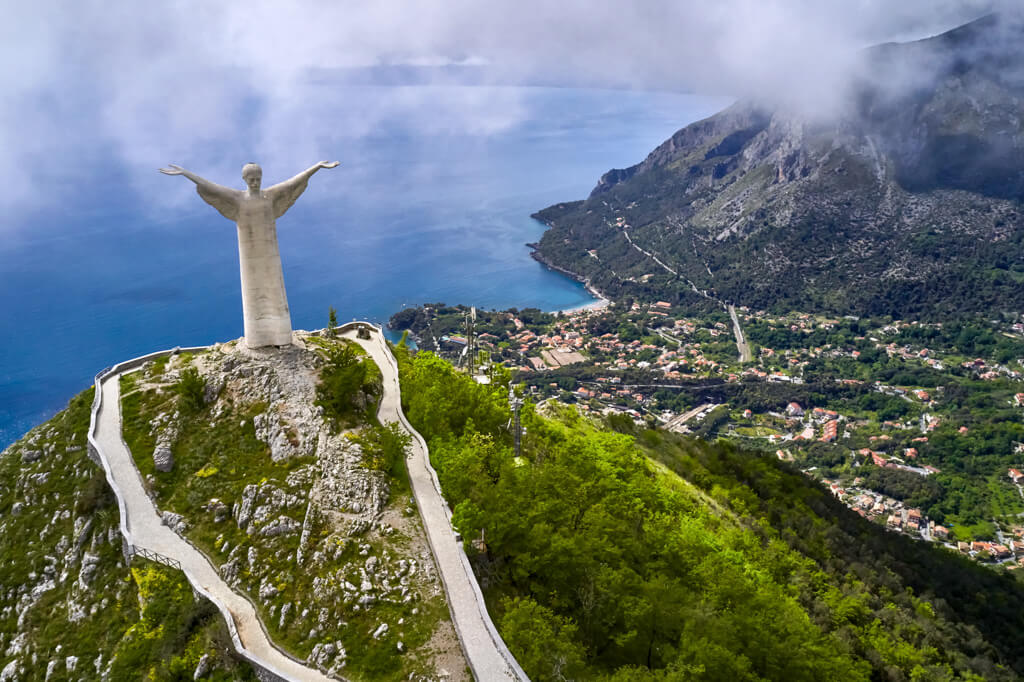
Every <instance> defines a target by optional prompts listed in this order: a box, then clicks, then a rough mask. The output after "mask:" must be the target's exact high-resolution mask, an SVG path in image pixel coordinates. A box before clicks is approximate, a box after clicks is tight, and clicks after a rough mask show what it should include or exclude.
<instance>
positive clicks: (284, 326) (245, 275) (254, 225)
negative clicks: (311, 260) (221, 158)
mask: <svg viewBox="0 0 1024 682" xmlns="http://www.w3.org/2000/svg"><path fill="white" fill-rule="evenodd" d="M337 165H338V162H337V161H334V162H332V163H328V162H327V161H321V162H320V163H318V164H317V165H315V166H313V167H311V168H309V169H307V170H304V171H302V172H301V173H299V174H298V175H296V176H295V177H294V178H292V179H290V180H285V181H284V182H281V183H278V184H276V185H274V186H273V187H270V188H268V189H265V190H261V189H260V183H261V181H262V180H263V170H262V169H261V168H260V167H259V166H257V165H256V164H255V163H247V164H245V166H243V167H242V179H243V180H245V184H246V186H247V187H248V189H246V190H240V189H231V188H230V187H224V186H222V185H218V184H217V183H215V182H210V181H209V180H206V179H204V178H201V177H199V176H198V175H196V174H195V173H192V172H190V171H187V170H185V169H184V168H182V167H181V166H175V165H174V164H171V165H170V167H168V168H161V169H160V172H161V173H164V174H166V175H184V176H185V177H186V178H188V179H189V180H191V181H192V182H194V183H196V191H197V192H199V196H201V197H202V198H203V200H204V201H205V202H206V203H208V204H210V205H211V206H213V207H214V208H215V209H217V210H218V211H220V214H221V215H222V216H224V217H225V218H227V219H228V220H233V221H235V223H236V224H237V225H238V265H239V270H240V271H241V274H242V317H243V319H244V321H245V345H247V346H248V347H249V348H259V347H261V346H287V345H289V344H291V342H292V318H291V315H290V314H289V312H288V299H287V298H286V297H285V293H284V274H283V273H282V272H281V253H280V251H279V250H278V248H277V226H276V223H275V221H276V220H277V219H278V218H280V217H281V216H282V215H284V212H285V211H287V210H288V209H289V208H291V206H292V204H294V203H295V200H296V199H298V198H299V195H301V194H302V193H303V192H304V191H305V189H306V185H307V184H308V183H309V178H310V176H312V175H313V173H316V172H317V171H318V170H320V169H321V168H334V167H335V166H337Z"/></svg>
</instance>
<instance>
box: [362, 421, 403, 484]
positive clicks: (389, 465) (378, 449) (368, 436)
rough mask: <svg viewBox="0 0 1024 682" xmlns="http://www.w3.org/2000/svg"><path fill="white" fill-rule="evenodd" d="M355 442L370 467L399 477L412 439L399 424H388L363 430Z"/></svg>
mask: <svg viewBox="0 0 1024 682" xmlns="http://www.w3.org/2000/svg"><path fill="white" fill-rule="evenodd" d="M355 441H356V442H357V443H358V444H359V445H360V447H362V449H363V460H364V461H365V462H366V465H367V466H368V467H370V468H371V469H376V470H378V471H386V472H388V473H389V474H391V475H397V474H398V473H399V472H400V471H401V467H400V466H399V464H400V463H401V461H402V459H403V457H405V451H406V450H407V449H408V448H409V444H410V443H411V442H412V437H411V436H409V434H407V433H406V432H405V431H404V430H402V427H400V426H399V425H398V422H388V423H387V424H384V425H383V426H380V425H376V424H375V425H373V426H370V427H367V428H366V429H363V431H362V432H361V433H360V434H359V435H358V436H356V437H355Z"/></svg>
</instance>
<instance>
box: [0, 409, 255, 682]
mask: <svg viewBox="0 0 1024 682" xmlns="http://www.w3.org/2000/svg"><path fill="white" fill-rule="evenodd" d="M91 404H92V390H91V389H90V390H88V391H86V392H85V393H83V394H82V395H80V396H78V397H76V398H74V399H73V400H72V401H71V404H70V406H69V407H68V409H66V410H64V411H63V412H61V413H59V414H57V415H56V416H55V417H54V418H53V419H51V420H50V421H48V422H47V423H45V424H42V425H40V426H38V427H36V428H35V429H33V430H32V431H30V432H29V433H28V434H26V436H25V437H24V438H22V439H21V440H20V441H18V442H17V443H14V444H13V445H11V446H10V447H9V448H7V449H6V450H5V451H4V452H3V453H2V454H0V556H2V557H3V561H2V562H0V680H4V681H5V682H7V681H9V680H48V681H49V682H55V681H58V680H102V679H109V680H132V679H135V680H141V679H161V680H163V679H193V677H194V678H195V679H204V680H255V679H256V677H255V675H254V674H253V672H252V670H251V669H250V668H249V666H248V664H246V663H245V662H242V661H240V660H238V659H237V658H236V657H235V655H234V653H233V649H232V648H231V640H230V638H229V636H228V632H227V628H226V627H225V626H224V623H223V621H222V620H221V618H220V614H219V613H217V611H216V609H215V608H214V607H213V605H212V604H209V603H207V602H205V601H202V600H199V599H197V598H196V597H195V596H194V595H193V593H192V590H191V588H190V587H189V585H188V583H187V582H186V581H185V579H184V577H183V576H182V575H181V574H180V573H179V572H177V571H173V570H171V569H168V568H164V567H163V566H160V565H158V564H154V563H150V562H148V561H145V560H142V559H135V560H134V561H133V562H132V565H131V567H129V566H128V565H126V563H125V559H124V555H123V553H122V542H121V535H120V532H119V531H118V509H117V502H116V501H115V500H114V496H113V494H112V493H111V492H110V489H109V488H108V487H107V483H106V479H105V478H104V475H103V471H102V469H101V468H100V467H99V466H98V465H96V464H94V463H93V462H91V461H90V460H89V459H88V457H87V456H86V446H85V435H86V430H87V429H88V426H89V408H90V406H91Z"/></svg>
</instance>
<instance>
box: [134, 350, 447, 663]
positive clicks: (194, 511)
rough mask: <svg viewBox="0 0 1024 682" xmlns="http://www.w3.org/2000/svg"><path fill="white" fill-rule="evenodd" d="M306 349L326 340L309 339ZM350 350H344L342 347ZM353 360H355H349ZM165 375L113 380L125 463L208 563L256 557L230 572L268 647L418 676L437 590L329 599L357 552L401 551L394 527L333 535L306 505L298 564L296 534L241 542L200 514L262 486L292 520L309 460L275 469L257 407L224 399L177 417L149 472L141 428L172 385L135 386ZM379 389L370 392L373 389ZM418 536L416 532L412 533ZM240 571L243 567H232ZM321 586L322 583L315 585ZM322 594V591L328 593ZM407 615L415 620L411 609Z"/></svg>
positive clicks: (156, 369)
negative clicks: (413, 596)
mask: <svg viewBox="0 0 1024 682" xmlns="http://www.w3.org/2000/svg"><path fill="white" fill-rule="evenodd" d="M313 341H314V342H318V344H317V345H320V346H325V345H330V342H327V341H321V340H319V339H316V340H313ZM352 345H353V346H354V344H352ZM360 355H362V353H360ZM364 361H365V362H368V363H370V365H371V367H370V368H369V371H368V373H367V376H366V378H365V380H366V381H370V382H371V383H372V382H377V384H379V376H380V373H379V370H378V369H377V368H376V366H375V365H373V361H372V360H370V359H369V358H368V357H365V358H364ZM163 371H164V366H163V365H162V364H157V365H154V366H153V367H152V368H150V369H149V370H147V373H146V374H145V375H140V374H133V375H128V376H125V377H123V378H122V410H123V420H124V421H123V423H124V437H125V441H126V443H127V444H128V446H129V449H130V450H131V452H132V454H133V457H134V458H135V462H136V465H137V466H138V468H139V470H140V471H141V472H142V474H143V478H144V479H145V480H146V481H147V486H148V487H149V490H150V493H151V494H152V495H153V497H154V499H155V500H156V503H157V506H158V508H160V509H166V510H171V511H174V512H177V513H179V514H182V515H183V516H185V517H186V519H187V520H188V523H189V528H188V530H187V532H186V535H187V537H188V539H189V540H191V541H192V542H193V543H195V544H196V545H197V546H199V547H200V548H201V549H202V550H203V551H204V552H205V553H206V555H207V556H208V557H210V559H211V560H212V562H213V563H214V565H216V566H222V565H224V564H225V563H226V562H227V561H228V558H229V556H230V554H229V553H228V550H230V549H234V548H237V547H239V546H241V547H243V548H245V552H243V556H245V555H246V554H247V552H248V551H249V548H252V549H253V550H254V551H256V552H257V555H258V557H259V564H260V567H261V572H260V573H259V574H253V572H251V571H250V570H249V569H248V568H242V569H241V570H240V571H239V579H240V587H241V588H242V589H243V590H244V591H245V592H246V593H247V594H248V595H249V597H250V599H251V601H253V603H254V604H256V605H257V609H259V610H260V612H261V618H262V620H263V623H264V625H265V626H266V628H267V630H268V632H269V633H270V635H271V637H272V638H273V640H274V641H275V643H277V644H279V645H280V646H282V647H283V648H284V649H286V650H288V651H289V652H291V653H292V654H294V655H296V656H297V657H299V658H302V659H305V658H306V657H307V656H309V654H310V653H311V651H312V649H313V647H314V645H315V643H316V642H317V641H319V640H329V641H339V642H341V643H343V645H344V647H345V649H346V651H347V653H348V659H347V665H346V667H345V669H344V674H345V675H346V676H354V677H356V678H357V679H358V678H366V679H405V678H407V677H408V676H409V675H410V674H421V673H429V672H430V671H431V670H432V667H433V666H432V664H431V661H430V658H431V650H430V641H431V637H432V635H433V634H434V632H435V630H436V629H437V626H438V623H439V622H440V621H442V620H447V619H448V618H449V615H448V607H447V604H446V602H445V600H444V597H443V595H424V598H423V599H421V600H419V601H417V602H416V603H415V604H409V605H405V604H403V605H398V604H391V603H389V602H386V601H379V602H377V603H376V604H375V605H374V606H373V608H360V607H359V606H358V605H355V604H352V603H340V602H339V601H338V600H336V599H335V597H336V593H335V592H333V591H332V590H334V589H335V588H336V586H337V584H338V582H339V581H341V580H347V581H348V582H350V583H352V584H354V585H356V586H358V585H359V584H360V581H361V576H360V574H359V573H358V571H355V570H353V566H354V565H362V563H363V562H364V560H365V555H366V554H367V552H366V551H364V550H366V549H367V548H368V547H369V551H368V553H369V554H372V555H374V556H383V555H385V554H386V553H390V554H392V555H397V556H402V555H403V554H405V551H404V550H405V549H407V548H408V546H409V543H410V538H408V537H405V536H403V534H402V533H401V532H394V533H391V534H389V535H388V536H387V538H386V539H385V538H381V537H379V536H378V535H377V534H375V533H368V534H359V535H354V536H348V535H346V534H345V533H342V532H339V531H340V529H338V528H335V527H333V526H332V524H331V523H330V521H329V519H327V518H326V517H325V515H324V514H323V513H318V509H317V507H316V506H315V505H314V506H313V511H312V514H311V517H310V531H311V532H310V540H309V542H308V543H307V544H308V546H307V547H305V549H304V553H305V557H306V558H305V560H304V562H303V565H302V566H297V565H296V550H297V549H298V546H299V538H300V536H299V534H298V533H291V534H285V535H281V536H278V537H262V536H259V535H258V534H257V535H248V534H246V533H245V532H243V531H242V530H240V529H239V527H238V525H237V524H236V523H235V522H234V520H233V519H232V518H230V515H229V517H228V518H227V519H225V520H223V521H220V522H217V521H215V519H214V515H213V514H212V513H210V512H209V501H210V500H211V499H218V500H221V501H223V502H224V503H225V504H226V505H227V506H228V507H231V506H232V505H233V504H235V503H236V502H238V501H239V500H240V499H241V497H242V492H243V490H244V489H245V488H246V486H249V485H272V486H274V487H276V488H278V489H280V490H283V491H285V492H286V493H287V494H290V495H293V496H296V497H298V498H301V504H300V505H298V506H296V508H295V509H292V510H290V511H289V512H288V513H289V515H290V516H292V517H293V518H296V519H297V520H298V521H302V520H303V515H304V514H305V513H306V509H307V498H308V496H309V492H310V489H311V488H312V485H313V482H314V479H315V477H316V476H317V475H318V474H317V473H316V472H317V471H318V468H317V466H316V461H315V458H314V457H296V458H290V459H285V460H282V461H280V462H274V461H272V460H271V458H270V453H269V447H268V446H267V445H266V443H264V442H262V441H260V440H258V439H257V437H256V433H255V429H254V426H253V417H254V416H256V415H258V414H260V413H262V412H265V411H266V410H267V408H268V405H267V404H266V403H263V402H242V403H229V404H228V406H227V409H225V410H224V411H223V413H222V414H221V415H220V416H217V417H213V416H212V414H211V410H210V408H209V407H206V408H203V409H202V410H200V411H199V412H196V413H194V414H186V415H185V416H184V417H183V418H182V422H181V424H182V426H181V435H180V437H179V439H178V441H177V442H176V443H175V445H174V448H173V451H174V458H175V465H174V468H173V470H172V471H170V472H166V473H162V472H157V471H156V470H155V469H154V467H153V459H152V453H153V449H154V445H155V439H154V436H153V435H152V434H151V432H150V426H149V424H150V422H151V420H152V419H153V418H154V417H156V416H157V415H159V414H161V413H167V412H173V411H174V409H175V405H176V401H177V398H176V394H175V393H174V391H173V387H165V388H152V387H149V388H145V389H144V390H138V389H137V384H138V382H140V381H143V380H145V381H147V382H152V383H159V382H160V381H161V375H162V373H163ZM378 394H379V390H378ZM363 421H365V415H355V414H345V415H342V418H341V419H339V422H340V423H345V424H346V425H348V426H354V425H355V423H357V422H363ZM404 476H405V474H404V471H402V472H400V474H399V476H398V477H397V478H398V480H395V481H393V482H392V490H391V497H390V502H389V504H388V509H390V510H401V513H402V514H403V515H404V516H406V517H407V518H409V519H410V520H411V522H412V523H413V525H414V527H415V526H416V524H417V522H418V519H416V518H413V517H415V516H416V511H415V503H414V502H413V500H412V497H411V490H410V488H409V485H408V483H407V481H406V480H405V478H404ZM420 532H421V533H422V531H420ZM318 549H319V550H322V552H323V556H322V557H321V558H320V559H315V560H311V557H312V556H313V555H314V553H315V552H316V550H318ZM242 563H243V565H245V561H244V560H243V562H242ZM265 581H270V582H271V583H273V585H274V587H275V588H276V589H277V590H278V594H276V595H275V596H273V597H271V598H270V599H268V600H261V599H260V598H258V596H257V595H258V593H259V590H260V586H261V585H262V584H263V583H264V582H265ZM321 581H323V582H324V583H326V584H328V587H326V588H325V587H323V586H321V587H318V586H317V584H318V583H319V582H321ZM328 593H329V594H328ZM286 604H288V605H290V608H292V609H293V611H292V616H295V614H296V612H297V611H300V610H302V609H301V608H295V606H294V605H296V604H298V605H302V607H309V609H310V610H311V611H312V612H313V614H314V615H313V616H311V617H310V618H301V619H300V618H294V617H292V618H290V619H289V621H288V622H286V624H285V625H284V626H283V627H282V625H281V622H280V618H279V614H280V609H281V608H282V607H284V606H285V605H286ZM414 608H415V610H416V613H415V614H412V613H411V610H412V609H414ZM321 609H324V610H325V611H327V612H328V613H329V615H328V617H327V619H326V621H325V624H322V625H319V626H317V627H318V628H319V630H320V633H319V635H318V636H316V637H310V631H311V629H312V628H313V627H314V625H315V623H316V619H317V618H316V614H317V612H319V611H320V610H321ZM400 619H401V620H403V621H404V623H403V627H402V628H401V630H400V632H399V631H398V629H397V628H394V627H393V632H391V633H389V634H388V635H387V636H385V637H381V638H380V639H374V638H373V637H371V633H372V632H373V631H374V630H375V629H376V628H377V626H378V625H379V624H380V623H381V622H388V623H391V624H392V626H393V625H394V624H395V623H396V622H398V621H399V620H400ZM398 641H401V642H402V643H403V646H404V647H405V650H406V651H407V652H408V653H407V654H406V655H402V656H400V655H397V654H396V645H397V643H398Z"/></svg>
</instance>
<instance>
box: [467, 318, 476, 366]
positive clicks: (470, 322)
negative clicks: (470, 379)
mask: <svg viewBox="0 0 1024 682" xmlns="http://www.w3.org/2000/svg"><path fill="white" fill-rule="evenodd" d="M475 327H476V306H473V307H472V308H470V309H469V312H468V313H466V358H467V359H468V360H469V365H467V367H468V368H469V376H473V369H474V367H473V365H474V362H475V361H476V357H475V356H476V350H475V348H474V347H475V346H476V344H475V343H474V341H475V339H474V335H475V331H476V330H475Z"/></svg>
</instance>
